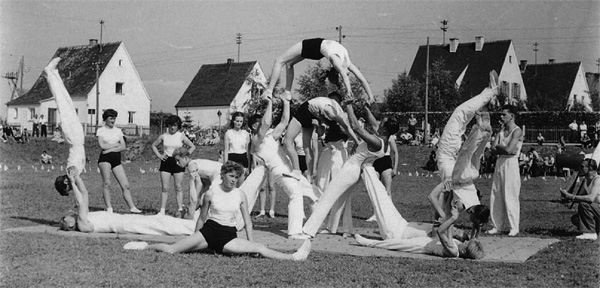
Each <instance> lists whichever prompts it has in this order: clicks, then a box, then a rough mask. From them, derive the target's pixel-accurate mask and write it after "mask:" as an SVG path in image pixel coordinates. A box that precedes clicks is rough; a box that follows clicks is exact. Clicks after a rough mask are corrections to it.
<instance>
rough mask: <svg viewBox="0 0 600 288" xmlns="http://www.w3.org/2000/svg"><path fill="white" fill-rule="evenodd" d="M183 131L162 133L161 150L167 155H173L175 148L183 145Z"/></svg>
mask: <svg viewBox="0 0 600 288" xmlns="http://www.w3.org/2000/svg"><path fill="white" fill-rule="evenodd" d="M183 137H185V135H183V133H181V132H179V131H177V132H175V134H169V133H168V132H167V133H165V134H163V150H164V151H165V154H166V155H167V156H169V157H171V156H173V152H174V151H175V149H177V148H179V147H183Z"/></svg>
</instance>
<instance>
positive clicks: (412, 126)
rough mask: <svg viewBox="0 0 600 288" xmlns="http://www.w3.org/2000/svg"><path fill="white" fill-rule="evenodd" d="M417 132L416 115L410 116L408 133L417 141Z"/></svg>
mask: <svg viewBox="0 0 600 288" xmlns="http://www.w3.org/2000/svg"><path fill="white" fill-rule="evenodd" d="M416 132H417V118H415V115H414V114H410V117H409V118H408V133H410V135H411V136H412V137H411V138H412V139H415V136H416Z"/></svg>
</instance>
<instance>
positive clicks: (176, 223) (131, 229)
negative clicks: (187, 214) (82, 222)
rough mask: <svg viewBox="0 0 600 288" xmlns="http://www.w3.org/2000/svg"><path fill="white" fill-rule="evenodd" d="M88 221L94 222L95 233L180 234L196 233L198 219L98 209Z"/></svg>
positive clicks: (91, 213) (89, 215)
mask: <svg viewBox="0 0 600 288" xmlns="http://www.w3.org/2000/svg"><path fill="white" fill-rule="evenodd" d="M196 214H197V215H198V213H196ZM197 215H196V217H197ZM88 221H89V222H90V224H92V226H93V228H94V231H93V232H94V233H121V234H142V235H172V236H180V235H191V234H194V229H195V228H196V219H191V220H189V219H181V218H175V217H171V216H168V215H149V216H146V215H136V214H117V213H110V212H106V211H98V212H90V213H88Z"/></svg>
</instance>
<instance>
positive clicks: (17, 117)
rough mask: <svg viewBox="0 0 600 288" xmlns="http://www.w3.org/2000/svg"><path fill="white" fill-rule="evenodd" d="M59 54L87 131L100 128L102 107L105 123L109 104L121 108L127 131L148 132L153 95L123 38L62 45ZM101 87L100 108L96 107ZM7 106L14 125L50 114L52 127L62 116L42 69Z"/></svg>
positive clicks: (121, 124) (61, 69)
mask: <svg viewBox="0 0 600 288" xmlns="http://www.w3.org/2000/svg"><path fill="white" fill-rule="evenodd" d="M54 57H61V58H62V60H61V61H60V62H59V64H58V71H59V73H60V75H61V77H62V79H63V82H64V84H65V87H66V88H67V90H68V91H69V94H71V97H72V100H73V104H74V105H75V107H76V110H77V114H78V115H79V120H80V122H81V124H82V125H84V126H85V127H87V129H86V131H87V133H94V131H95V126H96V113H97V111H98V110H100V111H99V113H100V115H99V125H100V126H101V125H103V122H102V112H103V111H104V110H106V109H114V110H116V111H117V112H118V113H119V115H118V117H117V119H116V123H115V124H116V125H117V127H120V128H123V132H124V133H126V134H128V135H141V134H142V133H148V132H147V130H145V129H148V127H149V126H150V103H151V99H150V96H149V95H148V92H147V91H146V88H145V87H144V84H143V83H142V80H141V78H140V76H139V74H138V72H137V70H136V68H135V66H134V65H133V62H132V61H131V57H130V56H129V53H128V52H127V49H125V45H124V44H123V43H122V42H112V43H105V44H98V43H97V41H96V40H95V39H91V40H90V43H89V44H88V45H82V46H71V47H61V48H59V49H58V50H57V51H56V53H54V56H52V58H54ZM96 63H98V74H99V76H98V81H97V82H96V70H95V67H96ZM97 90H98V92H99V95H100V97H99V107H100V109H97V107H96V93H97ZM6 105H7V106H8V117H7V121H8V123H9V124H10V125H15V126H21V127H25V128H28V129H29V130H31V128H32V126H33V123H32V122H31V121H30V120H31V119H32V117H33V115H34V114H36V115H45V118H46V119H47V121H48V129H52V128H54V127H55V125H56V124H57V122H58V119H59V118H58V115H57V113H58V112H57V110H56V103H55V102H54V98H53V97H52V94H51V93H50V90H49V88H48V84H47V83H46V79H45V77H44V75H43V72H42V74H41V75H40V77H39V78H38V79H37V81H36V82H35V83H34V84H33V87H32V88H31V89H30V90H29V91H28V92H27V93H25V94H24V95H22V96H20V97H19V98H17V99H14V100H11V101H9V102H8V103H6ZM51 131H52V130H50V131H49V132H50V133H51Z"/></svg>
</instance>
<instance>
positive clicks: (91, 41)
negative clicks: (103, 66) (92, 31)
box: [90, 39, 98, 46]
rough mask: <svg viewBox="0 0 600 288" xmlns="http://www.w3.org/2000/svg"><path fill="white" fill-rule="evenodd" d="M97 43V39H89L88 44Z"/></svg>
mask: <svg viewBox="0 0 600 288" xmlns="http://www.w3.org/2000/svg"><path fill="white" fill-rule="evenodd" d="M94 45H98V39H90V46H94Z"/></svg>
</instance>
